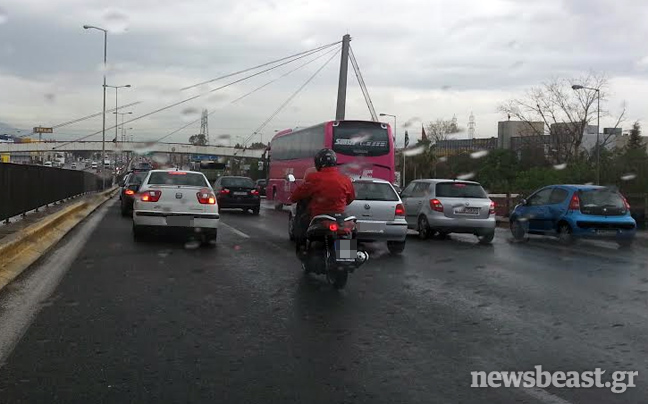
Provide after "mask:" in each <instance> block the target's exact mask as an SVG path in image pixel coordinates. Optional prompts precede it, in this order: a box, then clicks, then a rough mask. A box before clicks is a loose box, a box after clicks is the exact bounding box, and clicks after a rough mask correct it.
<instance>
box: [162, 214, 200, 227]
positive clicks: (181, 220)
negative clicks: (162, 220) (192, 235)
mask: <svg viewBox="0 0 648 404" xmlns="http://www.w3.org/2000/svg"><path fill="white" fill-rule="evenodd" d="M193 221H194V220H193V217H191V216H167V218H166V223H167V226H183V227H191V226H193Z"/></svg>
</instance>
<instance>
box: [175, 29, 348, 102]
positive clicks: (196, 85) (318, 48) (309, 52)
mask: <svg viewBox="0 0 648 404" xmlns="http://www.w3.org/2000/svg"><path fill="white" fill-rule="evenodd" d="M340 42H342V41H337V42H333V43H330V44H328V45H322V46H319V47H317V48H313V49H311V50H307V51H304V52H299V53H295V54H294V55H290V56H286V57H285V58H281V59H277V60H273V61H271V62H267V63H263V64H260V65H258V66H254V67H250V68H249V69H244V70H239V71H238V72H235V73H230V74H227V75H225V76H220V77H217V78H215V79H211V80H207V81H203V82H202V83H198V84H194V85H191V86H189V87H185V88H181V89H180V91H184V90H188V89H190V88H194V87H198V86H202V85H204V84H208V83H212V82H214V81H218V80H222V79H226V78H228V77H232V76H236V75H239V74H243V73H247V72H249V71H252V70H256V69H259V68H261V67H265V66H268V65H272V64H275V63H279V62H282V61H284V60H286V59H290V58H293V57H296V56H301V55H304V54H306V53H308V54H312V53H316V52H318V51H320V50H324V49H326V48H330V47H331V46H334V45H337V44H339V43H340ZM305 56H308V55H305Z"/></svg>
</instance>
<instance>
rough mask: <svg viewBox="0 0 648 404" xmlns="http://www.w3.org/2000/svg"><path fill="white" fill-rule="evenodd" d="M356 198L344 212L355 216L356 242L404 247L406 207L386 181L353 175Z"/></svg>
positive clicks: (293, 209) (395, 251) (395, 248)
mask: <svg viewBox="0 0 648 404" xmlns="http://www.w3.org/2000/svg"><path fill="white" fill-rule="evenodd" d="M352 181H353V188H354V190H355V194H356V198H355V200H354V201H353V202H351V203H350V204H349V205H348V206H347V207H346V210H345V213H347V214H348V215H351V216H355V217H356V218H357V222H356V237H357V240H358V241H359V242H387V248H388V249H389V252H390V253H391V254H400V253H402V252H403V250H404V249H405V243H406V239H407V221H406V220H405V207H404V206H403V202H402V201H401V199H400V197H399V196H398V193H397V192H396V190H395V189H394V187H393V186H392V184H390V183H389V181H385V180H381V179H377V178H365V179H360V178H353V179H352ZM296 208H297V205H296V204H292V205H290V213H289V215H288V237H289V238H290V239H291V240H294V238H295V237H294V233H293V231H294V223H293V218H294V217H295V215H296Z"/></svg>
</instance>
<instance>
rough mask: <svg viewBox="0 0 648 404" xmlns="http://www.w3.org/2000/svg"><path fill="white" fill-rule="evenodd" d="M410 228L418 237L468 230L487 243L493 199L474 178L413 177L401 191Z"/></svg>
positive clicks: (492, 224) (491, 228)
mask: <svg viewBox="0 0 648 404" xmlns="http://www.w3.org/2000/svg"><path fill="white" fill-rule="evenodd" d="M401 198H402V199H403V203H404V205H405V211H406V212H407V216H406V220H407V225H408V227H409V228H410V229H414V230H417V231H418V232H419V237H420V238H422V239H425V238H428V237H430V236H432V235H434V234H439V235H441V236H445V235H447V234H449V233H470V234H474V235H476V236H477V237H478V239H479V241H480V242H481V243H484V244H488V243H490V242H491V241H493V238H494V237H495V203H494V202H493V201H491V200H490V199H489V198H488V194H487V193H486V191H484V188H482V186H481V185H480V184H479V183H478V182H474V181H458V180H442V179H427V180H416V181H412V182H411V183H409V185H408V186H407V187H406V188H405V189H404V190H403V192H402V193H401Z"/></svg>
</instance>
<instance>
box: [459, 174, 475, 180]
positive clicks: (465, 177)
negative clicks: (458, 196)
mask: <svg viewBox="0 0 648 404" xmlns="http://www.w3.org/2000/svg"><path fill="white" fill-rule="evenodd" d="M474 176H475V173H466V174H461V175H458V176H457V179H458V180H469V179H471V178H472V177H474Z"/></svg>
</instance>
